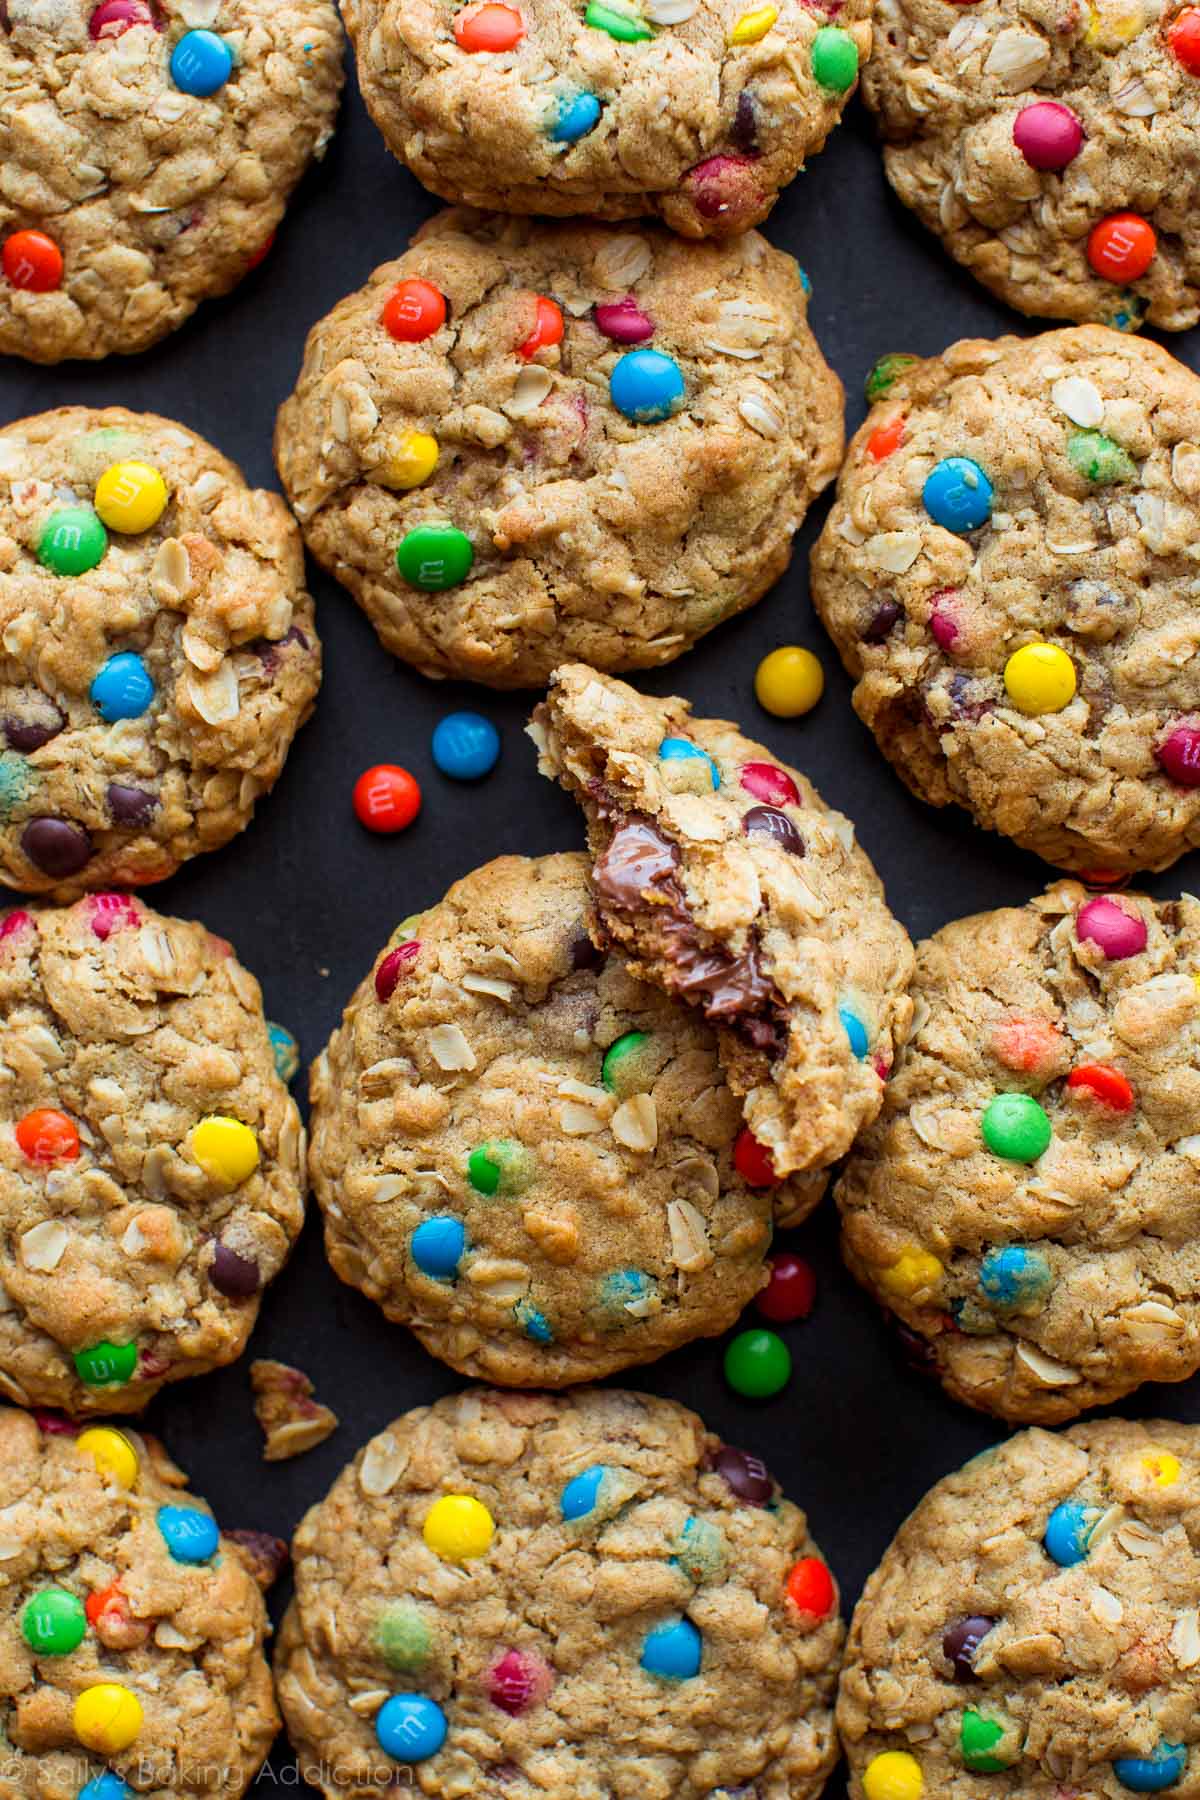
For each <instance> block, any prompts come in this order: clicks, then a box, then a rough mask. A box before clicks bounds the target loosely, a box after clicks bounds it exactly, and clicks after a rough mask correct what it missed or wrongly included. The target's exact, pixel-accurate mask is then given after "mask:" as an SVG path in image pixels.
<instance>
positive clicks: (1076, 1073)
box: [1067, 1063, 1133, 1113]
mask: <svg viewBox="0 0 1200 1800" xmlns="http://www.w3.org/2000/svg"><path fill="white" fill-rule="evenodd" d="M1067 1087H1068V1089H1070V1090H1071V1091H1072V1092H1073V1093H1076V1094H1087V1095H1090V1096H1091V1098H1093V1099H1095V1100H1098V1101H1100V1103H1101V1105H1103V1106H1107V1107H1111V1109H1112V1111H1113V1112H1117V1113H1127V1112H1132V1110H1133V1089H1132V1087H1131V1086H1130V1085H1129V1082H1128V1081H1127V1080H1126V1079H1125V1077H1124V1075H1122V1073H1121V1071H1120V1070H1119V1069H1110V1068H1109V1066H1108V1065H1107V1063H1080V1064H1079V1065H1078V1066H1077V1067H1076V1068H1074V1069H1072V1070H1071V1073H1070V1074H1069V1075H1068V1076H1067Z"/></svg>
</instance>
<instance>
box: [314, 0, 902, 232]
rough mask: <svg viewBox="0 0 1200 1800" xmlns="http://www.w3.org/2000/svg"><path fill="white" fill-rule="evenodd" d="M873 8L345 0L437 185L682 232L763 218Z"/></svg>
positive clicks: (423, 173)
mask: <svg viewBox="0 0 1200 1800" xmlns="http://www.w3.org/2000/svg"><path fill="white" fill-rule="evenodd" d="M872 10H873V7H872V0H846V4H833V3H832V0H821V4H817V5H811V6H809V5H803V4H800V0H778V3H777V4H775V3H771V4H767V5H756V4H755V3H754V0H729V3H728V4H722V5H717V4H714V3H713V0H645V4H644V5H643V6H638V5H634V4H632V0H615V3H610V0H603V3H602V0H592V3H591V4H587V5H583V4H581V5H575V4H573V3H572V4H568V3H567V0H520V4H517V0H509V3H507V4H499V5H498V4H496V3H495V0H484V4H478V3H475V4H468V5H466V6H462V7H459V8H457V9H455V10H452V9H450V8H442V7H438V6H433V5H429V4H425V3H423V0H345V3H344V5H343V13H344V16H345V20H346V26H347V29H348V30H349V33H350V36H351V39H352V40H353V42H354V47H355V51H356V53H357V58H358V79H359V85H360V87H361V89H362V93H363V98H364V99H365V101H366V103H367V106H368V108H369V109H370V112H371V115H372V117H373V118H374V120H375V123H376V124H377V125H378V126H379V129H380V130H381V131H382V133H383V135H384V138H385V139H386V140H387V143H388V145H389V146H390V148H391V149H392V150H393V151H394V152H395V154H396V155H397V156H398V157H399V158H400V159H401V161H402V162H405V163H407V165H408V167H409V168H410V169H412V171H413V173H414V174H415V175H417V176H418V177H419V178H420V180H422V181H423V182H424V183H425V185H426V187H428V188H432V190H433V192H434V193H435V194H440V195H442V197H443V198H444V199H447V200H455V201H460V202H464V203H465V204H467V205H469V206H481V207H494V208H495V209H496V210H497V211H499V212H506V213H551V214H555V215H566V214H571V213H587V214H589V215H591V216H592V217H594V218H603V219H627V218H636V217H638V216H639V215H640V214H643V213H659V214H661V216H662V217H663V219H665V221H666V223H667V224H668V225H670V226H671V227H672V229H673V230H675V231H678V232H681V233H682V234H683V235H684V236H685V237H689V238H700V237H709V236H728V235H731V234H733V233H736V232H739V231H744V230H745V229H746V228H747V226H750V225H755V224H757V223H758V222H759V221H760V220H762V219H764V218H765V217H766V216H767V214H768V213H769V212H770V210H771V207H772V206H773V205H774V203H775V199H776V197H777V195H778V193H779V191H780V189H781V188H783V187H785V186H786V185H787V183H788V182H790V181H791V180H792V179H793V177H794V176H795V175H796V174H798V173H799V172H801V171H802V169H803V165H804V162H805V160H806V158H807V157H808V156H810V155H813V154H815V153H816V152H817V151H819V150H820V149H821V148H822V146H823V145H824V142H825V139H826V137H827V136H828V134H829V132H830V131H831V130H832V129H833V127H834V126H835V125H836V124H837V121H838V118H839V116H840V113H841V110H842V107H843V106H844V104H845V102H846V100H847V99H848V97H849V94H850V91H851V89H852V88H853V87H854V85H855V82H856V80H857V78H858V69H859V64H860V62H862V61H865V59H866V57H867V56H868V54H869V53H870V49H871V13H872ZM485 40H486V41H485Z"/></svg>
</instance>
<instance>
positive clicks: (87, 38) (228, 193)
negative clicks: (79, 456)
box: [0, 0, 342, 363]
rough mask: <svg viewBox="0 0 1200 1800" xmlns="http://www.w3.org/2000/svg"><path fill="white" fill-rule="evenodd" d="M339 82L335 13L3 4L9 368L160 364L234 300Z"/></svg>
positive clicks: (314, 0)
mask: <svg viewBox="0 0 1200 1800" xmlns="http://www.w3.org/2000/svg"><path fill="white" fill-rule="evenodd" d="M341 83H342V34H341V28H340V26H339V23H338V16H337V10H336V8H335V6H334V5H333V0H6V3H5V5H4V7H3V8H0V161H2V162H3V166H4V172H5V179H4V187H3V191H2V192H0V351H3V352H6V353H7V354H9V355H15V356H27V357H29V358H30V359H31V360H32V361H33V362H40V363H53V362H59V361H61V360H62V358H64V357H68V356H81V357H98V356H108V355H109V354H110V353H111V352H113V351H131V350H145V349H146V348H147V346H148V345H150V344H154V343H157V341H158V340H159V338H162V337H165V336H166V334H167V333H168V332H169V331H173V330H174V329H175V327H176V326H178V325H181V324H182V323H183V321H184V320H185V319H186V318H189V317H190V315H191V314H192V313H193V312H194V311H195V310H196V307H197V306H198V305H199V303H200V301H201V300H206V299H208V298H209V297H210V296H212V295H214V294H224V293H227V292H228V291H229V289H230V288H232V287H234V286H236V284H237V283H238V282H239V281H240V280H241V279H242V277H243V275H245V274H246V273H247V272H248V271H249V270H250V269H253V268H255V267H257V265H258V264H259V263H260V262H261V261H262V259H263V257H264V256H265V255H266V254H267V252H268V251H269V250H270V247H271V242H272V239H273V236H274V232H275V227H276V226H277V225H278V224H279V221H280V219H281V218H282V217H283V212H284V208H285V206H286V204H287V200H288V196H289V194H290V193H291V191H292V189H293V188H294V187H295V185H296V183H297V182H298V181H299V179H300V177H301V175H302V174H303V173H304V171H305V169H306V168H307V166H308V164H309V163H310V162H311V161H312V159H313V157H314V156H320V155H322V154H323V152H324V149H325V146H326V144H327V143H328V141H329V138H330V135H331V133H332V131H333V122H334V117H335V115H336V112H337V103H338V93H339V90H340V88H341Z"/></svg>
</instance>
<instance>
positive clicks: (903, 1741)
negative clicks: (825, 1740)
mask: <svg viewBox="0 0 1200 1800" xmlns="http://www.w3.org/2000/svg"><path fill="white" fill-rule="evenodd" d="M1198 1471H1200V1429H1198V1428H1197V1427H1196V1426H1194V1425H1172V1424H1166V1423H1165V1422H1163V1421H1161V1420H1155V1421H1150V1422H1146V1423H1143V1422H1141V1421H1138V1422H1137V1423H1133V1422H1132V1421H1129V1422H1126V1421H1125V1420H1122V1419H1105V1420H1103V1421H1101V1422H1099V1423H1097V1424H1092V1425H1075V1426H1073V1427H1072V1428H1071V1430H1070V1431H1066V1432H1063V1433H1062V1435H1061V1436H1059V1435H1057V1434H1055V1433H1054V1432H1049V1431H1024V1432H1021V1433H1019V1434H1018V1435H1017V1436H1016V1437H1013V1438H1010V1439H1009V1440H1008V1442H1007V1443H1005V1444H1001V1445H999V1446H998V1447H997V1448H996V1449H994V1450H985V1451H984V1453H983V1454H982V1455H981V1456H977V1457H975V1458H974V1459H973V1460H972V1461H971V1462H969V1463H968V1464H967V1465H966V1467H965V1468H963V1469H960V1470H959V1471H958V1472H957V1474H954V1475H947V1476H946V1478H945V1479H944V1480H943V1481H939V1482H938V1484H937V1486H936V1487H935V1488H934V1489H933V1490H932V1492H931V1493H929V1494H927V1495H926V1497H925V1499H924V1500H922V1502H921V1504H920V1505H919V1506H918V1507H917V1509H916V1511H915V1512H914V1513H913V1514H912V1516H911V1517H910V1518H909V1519H908V1520H907V1521H906V1523H905V1524H904V1525H903V1526H902V1527H901V1529H900V1532H899V1534H898V1536H897V1537H896V1539H895V1541H894V1543H893V1544H892V1545H891V1547H890V1548H889V1550H888V1551H887V1553H886V1555H885V1556H884V1559H883V1562H882V1563H881V1564H880V1566H879V1568H878V1569H877V1570H876V1571H875V1573H874V1575H872V1576H871V1578H870V1580H869V1581H868V1582H867V1585H866V1589H865V1591H864V1593H863V1597H862V1599H861V1600H860V1601H859V1604H858V1607H857V1609H856V1611H855V1614H854V1622H853V1624H852V1626H851V1628H850V1642H849V1646H848V1649H847V1657H846V1665H845V1668H844V1670H843V1672H842V1679H841V1686H840V1689H839V1692H838V1709H837V1722H838V1728H839V1731H840V1733H841V1738H842V1745H843V1747H844V1749H845V1752H846V1755H847V1757H848V1759H849V1762H850V1785H849V1793H850V1796H851V1800H951V1797H953V1800H1003V1797H1005V1796H1011V1797H1013V1800H1015V1797H1016V1796H1018V1795H1019V1796H1020V1800H1128V1796H1129V1795H1130V1794H1131V1793H1132V1794H1149V1793H1157V1792H1159V1791H1160V1790H1161V1789H1166V1790H1167V1791H1169V1792H1170V1793H1171V1794H1172V1795H1178V1796H1179V1800H1192V1796H1194V1795H1195V1794H1196V1793H1197V1792H1200V1787H1198V1785H1197V1784H1198V1782H1200V1717H1198V1716H1197V1712H1196V1669H1197V1666H1198V1665H1200V1625H1198V1621H1197V1611H1196V1600H1197V1595H1198V1594H1200V1473H1198Z"/></svg>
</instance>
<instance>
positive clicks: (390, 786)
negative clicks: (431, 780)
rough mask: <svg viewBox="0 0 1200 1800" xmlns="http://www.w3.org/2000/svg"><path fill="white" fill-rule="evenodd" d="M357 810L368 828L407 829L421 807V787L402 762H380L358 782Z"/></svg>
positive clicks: (356, 789) (355, 788) (356, 792)
mask: <svg viewBox="0 0 1200 1800" xmlns="http://www.w3.org/2000/svg"><path fill="white" fill-rule="evenodd" d="M353 803H354V812H355V816H356V817H357V819H358V822H359V824H360V825H365V826H366V828H367V830H368V831H378V832H382V833H383V834H384V835H390V834H391V833H392V832H396V831H404V830H405V829H406V827H407V826H409V825H411V824H412V822H413V820H414V819H415V818H416V816H417V814H418V813H419V812H420V810H421V789H420V787H419V785H418V783H417V781H416V779H415V777H414V776H412V775H410V774H409V772H408V770H407V769H402V768H401V767H400V766H399V764H398V763H376V764H375V766H374V768H372V769H366V770H365V771H364V772H363V774H361V775H360V776H359V778H358V780H357V781H356V782H355V784H354V795H353Z"/></svg>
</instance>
